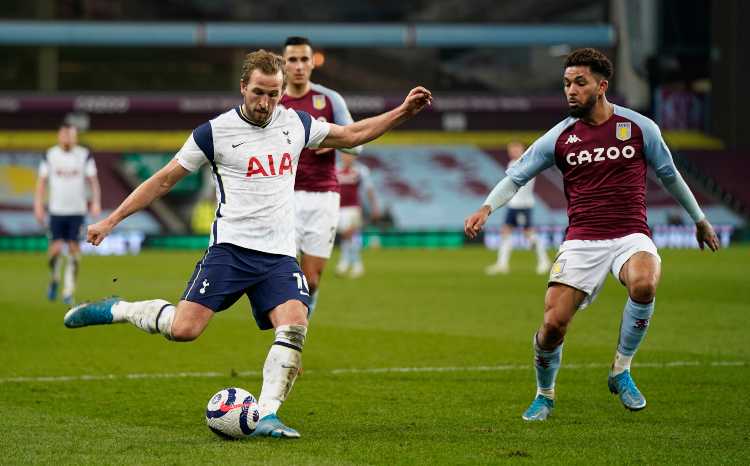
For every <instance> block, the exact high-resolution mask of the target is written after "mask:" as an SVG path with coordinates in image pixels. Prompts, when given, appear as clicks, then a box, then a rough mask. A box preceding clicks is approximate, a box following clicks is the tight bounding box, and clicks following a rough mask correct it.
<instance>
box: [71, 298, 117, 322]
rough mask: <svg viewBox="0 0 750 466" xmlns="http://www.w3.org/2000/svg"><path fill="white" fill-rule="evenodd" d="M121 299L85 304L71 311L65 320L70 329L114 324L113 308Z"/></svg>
mask: <svg viewBox="0 0 750 466" xmlns="http://www.w3.org/2000/svg"><path fill="white" fill-rule="evenodd" d="M119 301H120V298H107V299H103V300H101V301H97V302H95V303H83V304H79V305H78V306H76V307H74V308H73V309H71V310H69V311H68V312H67V313H66V314H65V317H64V318H63V323H64V324H65V326H66V327H68V328H78V327H86V326H88V325H104V324H111V323H112V306H113V305H114V304H115V303H118V302H119Z"/></svg>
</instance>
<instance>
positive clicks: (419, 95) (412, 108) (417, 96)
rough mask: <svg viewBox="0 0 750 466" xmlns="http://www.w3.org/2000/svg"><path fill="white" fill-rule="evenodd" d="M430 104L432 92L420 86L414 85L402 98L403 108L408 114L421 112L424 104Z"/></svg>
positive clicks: (412, 114)
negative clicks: (404, 97)
mask: <svg viewBox="0 0 750 466" xmlns="http://www.w3.org/2000/svg"><path fill="white" fill-rule="evenodd" d="M431 104H432V92H430V91H429V90H427V89H425V88H424V87H422V86H418V87H415V88H414V89H412V90H411V91H410V92H409V95H407V96H406V99H404V103H403V104H402V105H403V106H404V110H405V111H406V113H407V114H408V115H409V116H414V115H416V114H417V113H419V112H421V111H422V109H424V108H425V107H426V106H428V105H431Z"/></svg>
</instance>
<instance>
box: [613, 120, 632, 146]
mask: <svg viewBox="0 0 750 466" xmlns="http://www.w3.org/2000/svg"><path fill="white" fill-rule="evenodd" d="M615 137H616V138H617V139H619V140H620V141H627V140H628V139H630V122H629V121H628V122H623V123H617V130H616V131H615Z"/></svg>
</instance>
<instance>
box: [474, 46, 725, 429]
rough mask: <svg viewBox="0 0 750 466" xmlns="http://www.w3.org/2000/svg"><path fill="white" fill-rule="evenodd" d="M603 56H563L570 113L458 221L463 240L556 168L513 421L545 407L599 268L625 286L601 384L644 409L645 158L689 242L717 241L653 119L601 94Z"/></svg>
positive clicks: (652, 285)
mask: <svg viewBox="0 0 750 466" xmlns="http://www.w3.org/2000/svg"><path fill="white" fill-rule="evenodd" d="M611 76H612V63H611V62H610V61H609V59H608V58H607V57H606V56H605V55H604V54H602V53H601V52H599V51H597V50H594V49H579V50H576V51H574V52H572V53H571V54H570V55H568V57H567V59H566V61H565V71H564V75H563V86H564V89H565V96H566V98H567V100H568V107H569V110H570V115H571V116H570V117H568V118H566V119H565V120H563V121H562V122H560V123H559V124H558V125H557V126H555V127H554V128H552V129H551V130H549V131H548V132H547V133H546V134H545V135H544V136H542V137H541V138H539V139H538V140H537V141H536V142H535V143H534V144H533V145H532V146H531V147H530V148H529V149H528V150H527V151H526V153H525V154H524V155H523V157H522V158H521V161H520V162H519V163H518V164H517V165H515V166H513V167H512V168H511V169H510V170H508V172H507V176H506V177H505V178H503V179H502V180H501V181H500V182H499V183H498V184H497V186H495V188H494V189H493V190H492V192H490V194H489V196H488V197H487V199H486V200H485V202H484V205H482V207H480V208H479V210H477V211H476V212H475V213H474V214H472V215H471V216H469V217H468V218H467V219H466V221H465V224H464V229H465V233H466V235H467V236H469V237H471V238H473V237H475V236H476V235H477V233H478V232H479V231H480V230H481V229H482V226H483V225H484V223H485V222H486V221H487V217H488V216H489V215H490V213H492V212H493V211H494V210H495V209H497V208H498V207H500V206H502V205H504V204H505V203H507V202H508V200H509V199H511V197H513V195H514V194H515V193H516V191H518V189H519V187H520V186H523V185H524V184H526V183H527V182H528V181H529V180H531V179H532V178H533V177H534V176H536V175H537V174H538V173H539V172H541V171H542V170H544V169H546V168H549V167H551V166H553V165H556V166H557V168H558V169H559V170H560V171H561V172H562V174H563V180H564V185H565V196H566V198H567V199H568V218H569V226H568V230H567V234H566V236H565V241H564V242H563V244H562V245H561V246H560V250H559V252H558V254H557V257H556V258H555V261H554V263H553V264H552V269H551V271H550V276H549V285H548V288H547V295H546V296H545V300H544V321H543V323H542V326H541V327H540V328H539V330H538V331H537V332H536V334H535V335H534V355H535V358H534V368H535V369H536V380H537V393H536V397H535V399H534V401H533V402H532V403H531V405H530V406H529V408H528V409H527V410H526V412H524V413H523V419H525V420H528V421H542V420H545V419H547V417H548V416H549V415H550V413H551V412H552V409H553V407H554V399H555V378H556V376H557V372H558V370H559V369H560V362H561V359H562V346H563V339H564V337H565V333H566V330H567V327H568V324H569V323H570V321H571V320H572V319H573V316H574V315H575V313H576V310H578V309H583V308H585V307H586V306H588V305H589V304H591V302H593V301H594V299H595V298H596V295H597V294H598V293H599V291H600V290H601V288H602V285H603V284H604V281H605V280H606V278H607V274H608V273H609V272H611V273H612V275H613V276H614V277H615V278H617V279H618V280H619V281H620V282H621V283H622V284H623V285H625V287H626V288H627V290H628V300H627V302H626V303H625V309H624V311H623V315H622V322H621V324H620V337H619V343H618V345H617V350H616V353H615V358H614V362H613V364H612V368H611V370H610V372H609V378H608V385H609V390H610V391H611V392H612V393H613V394H617V395H619V397H620V401H621V402H622V404H623V405H624V406H625V407H626V408H627V409H630V410H632V411H637V410H640V409H643V408H645V407H646V399H645V398H644V397H643V395H642V394H641V392H640V391H639V390H638V388H637V387H636V385H635V382H633V378H632V377H631V375H630V363H631V361H632V359H633V356H634V355H635V352H636V351H637V349H638V347H639V345H640V344H641V341H642V340H643V337H644V336H645V335H646V330H647V329H648V326H649V322H650V321H651V316H652V315H653V312H654V297H655V296H656V287H657V285H658V283H659V276H660V274H661V265H660V264H661V259H660V258H659V254H658V252H657V250H656V246H655V245H654V243H653V241H652V240H651V238H650V234H651V232H650V230H649V228H648V225H647V223H646V166H647V165H648V166H651V168H652V169H653V170H654V171H655V172H656V175H657V176H658V177H659V179H660V180H661V182H662V183H663V184H664V187H665V188H666V189H667V190H668V191H669V192H670V193H671V194H672V196H674V198H675V199H676V200H677V201H678V202H679V203H680V205H682V207H683V208H684V209H685V210H686V211H687V212H688V213H689V214H690V217H691V218H692V219H693V221H695V225H696V237H697V240H698V244H699V245H700V247H701V249H703V246H704V244H705V245H707V246H708V247H709V248H710V249H711V250H712V251H716V250H717V249H718V248H719V241H718V239H717V237H716V234H715V233H714V230H713V227H712V226H711V224H710V223H709V222H708V220H706V216H705V215H704V214H703V212H702V211H701V209H700V207H699V206H698V203H697V202H696V201H695V197H694V196H693V194H692V193H691V192H690V189H689V188H688V186H687V184H686V183H685V181H684V180H683V179H682V177H681V176H680V173H679V172H678V171H677V169H676V168H675V166H674V163H673V161H672V155H671V154H670V152H669V149H668V148H667V145H666V144H665V143H664V140H663V139H662V137H661V133H660V131H659V127H658V126H657V125H656V124H655V123H654V122H653V121H651V120H649V119H648V118H646V117H644V116H643V115H641V114H639V113H637V112H634V111H633V110H630V109H627V108H624V107H620V106H618V105H613V104H611V103H609V102H608V101H607V97H606V92H607V88H608V86H609V81H608V80H609V78H610V77H611Z"/></svg>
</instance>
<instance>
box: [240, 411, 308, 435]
mask: <svg viewBox="0 0 750 466" xmlns="http://www.w3.org/2000/svg"><path fill="white" fill-rule="evenodd" d="M250 437H273V438H299V437H300V435H299V432H297V431H296V430H294V429H292V428H291V427H287V426H285V425H284V424H283V423H282V422H281V419H279V418H278V417H277V416H276V414H273V413H272V414H268V415H266V416H264V417H263V418H262V419H261V420H260V421H258V425H257V426H255V431H254V432H253V433H252V434H250Z"/></svg>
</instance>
